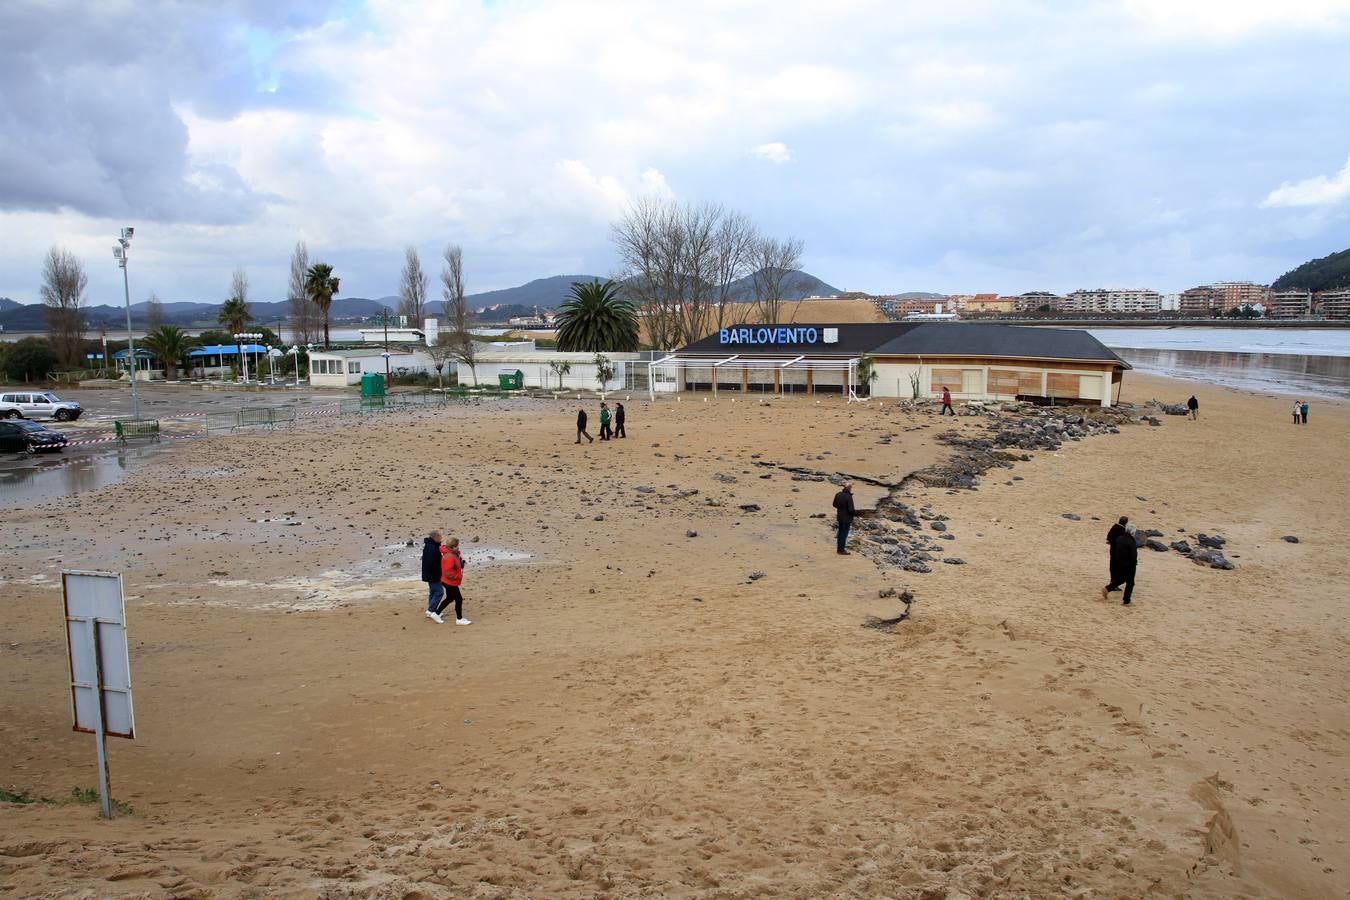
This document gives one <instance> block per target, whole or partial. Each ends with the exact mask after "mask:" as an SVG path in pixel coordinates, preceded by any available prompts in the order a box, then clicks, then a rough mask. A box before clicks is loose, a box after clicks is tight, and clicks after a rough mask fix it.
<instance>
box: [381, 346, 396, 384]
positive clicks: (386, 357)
mask: <svg viewBox="0 0 1350 900" xmlns="http://www.w3.org/2000/svg"><path fill="white" fill-rule="evenodd" d="M380 355H381V356H383V357H384V386H385V387H389V357H391V356H393V355H394V354H392V353H390V352H389V351H388V350H386V351H384V352H383V353H381V354H380Z"/></svg>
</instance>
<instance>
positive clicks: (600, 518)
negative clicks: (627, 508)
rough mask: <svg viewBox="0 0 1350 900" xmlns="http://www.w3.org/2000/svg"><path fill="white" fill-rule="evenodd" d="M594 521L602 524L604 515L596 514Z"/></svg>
mask: <svg viewBox="0 0 1350 900" xmlns="http://www.w3.org/2000/svg"><path fill="white" fill-rule="evenodd" d="M595 521H597V522H603V521H605V514H604V513H598V514H597V515H596V517H595Z"/></svg>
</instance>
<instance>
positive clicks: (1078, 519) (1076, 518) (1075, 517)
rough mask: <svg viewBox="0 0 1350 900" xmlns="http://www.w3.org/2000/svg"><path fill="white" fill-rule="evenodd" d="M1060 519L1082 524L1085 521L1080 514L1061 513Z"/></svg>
mask: <svg viewBox="0 0 1350 900" xmlns="http://www.w3.org/2000/svg"><path fill="white" fill-rule="evenodd" d="M1060 518H1061V519H1068V520H1069V521H1070V522H1081V521H1082V520H1083V517H1082V516H1080V515H1078V513H1061V514H1060Z"/></svg>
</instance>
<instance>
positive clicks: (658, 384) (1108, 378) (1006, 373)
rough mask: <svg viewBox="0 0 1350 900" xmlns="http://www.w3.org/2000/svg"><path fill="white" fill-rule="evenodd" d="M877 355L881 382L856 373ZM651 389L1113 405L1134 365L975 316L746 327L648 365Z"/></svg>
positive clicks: (1091, 344)
mask: <svg viewBox="0 0 1350 900" xmlns="http://www.w3.org/2000/svg"><path fill="white" fill-rule="evenodd" d="M864 358H868V359H870V360H871V363H872V368H873V371H874V372H875V373H876V377H875V379H874V380H873V381H872V383H871V385H870V391H869V389H868V387H869V386H867V385H862V384H860V383H859V380H858V364H859V362H860V361H861V360H863V359H864ZM649 365H650V373H649V384H650V390H651V395H652V397H653V398H655V395H656V394H658V393H662V392H676V391H700V390H702V391H711V392H713V393H718V392H721V391H740V392H744V393H752V392H759V393H774V394H779V393H783V394H814V393H817V392H832V393H842V394H844V395H845V396H847V397H848V398H850V399H857V398H858V397H859V396H867V395H870V396H872V397H895V398H904V399H911V398H920V399H922V398H934V397H940V396H941V395H942V389H943V388H944V387H945V388H947V389H948V390H950V391H951V394H952V398H953V399H954V400H1015V399H1022V400H1029V401H1032V402H1035V403H1089V404H1099V405H1101V406H1110V405H1112V404H1113V403H1114V402H1116V400H1118V399H1119V394H1120V384H1121V379H1122V378H1123V376H1124V373H1125V371H1126V370H1127V369H1129V368H1130V365H1129V363H1127V362H1125V361H1124V360H1123V359H1121V358H1120V357H1119V356H1117V355H1116V354H1114V353H1112V352H1111V351H1110V350H1108V349H1107V348H1106V347H1105V346H1104V345H1103V344H1102V343H1101V342H1100V341H1098V340H1097V339H1096V338H1094V337H1093V336H1092V335H1091V334H1089V333H1088V332H1086V331H1083V330H1081V329H1075V328H1039V327H1030V326H1019V325H994V324H984V323H973V322H917V323H916V322H887V323H874V324H848V325H843V324H841V325H741V326H736V327H731V328H723V329H719V330H718V331H717V332H714V333H713V334H710V335H708V336H707V337H705V338H703V339H701V340H698V341H695V342H694V343H692V344H689V345H688V346H686V347H683V348H681V349H679V350H675V351H673V352H671V353H669V354H666V355H665V356H663V357H660V358H658V359H655V360H653V361H652V362H651V363H650V364H649Z"/></svg>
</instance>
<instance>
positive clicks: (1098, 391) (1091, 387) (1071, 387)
mask: <svg viewBox="0 0 1350 900" xmlns="http://www.w3.org/2000/svg"><path fill="white" fill-rule="evenodd" d="M1047 380H1048V381H1049V384H1048V385H1047V386H1046V387H1047V390H1048V392H1049V394H1050V396H1052V397H1080V398H1082V399H1084V400H1100V399H1102V377H1101V376H1100V375H1076V374H1075V375H1071V374H1069V373H1067V372H1051V373H1050V374H1049V376H1048V379H1047Z"/></svg>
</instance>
